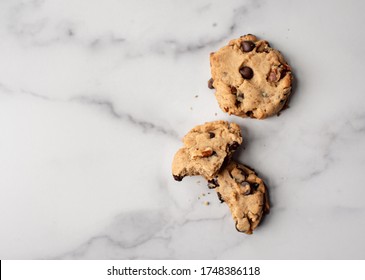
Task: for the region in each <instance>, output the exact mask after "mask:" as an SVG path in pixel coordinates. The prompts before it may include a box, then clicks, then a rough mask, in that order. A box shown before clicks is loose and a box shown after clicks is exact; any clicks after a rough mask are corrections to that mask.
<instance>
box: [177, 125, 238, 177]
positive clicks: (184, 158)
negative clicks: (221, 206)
mask: <svg viewBox="0 0 365 280" xmlns="http://www.w3.org/2000/svg"><path fill="white" fill-rule="evenodd" d="M183 142H184V147H183V148H181V149H179V150H178V151H177V153H176V154H175V156H174V159H173V162H172V175H173V177H174V179H175V180H177V181H181V180H182V179H183V178H184V177H185V176H194V175H201V176H203V177H205V178H206V179H208V180H210V179H212V178H214V177H215V176H216V175H217V173H218V172H219V170H220V169H221V167H222V165H224V164H225V163H227V162H228V161H229V159H230V157H231V155H232V154H233V152H234V151H235V150H236V149H237V148H238V146H239V145H240V144H241V143H242V136H241V129H240V127H239V126H238V125H237V124H235V123H228V122H226V121H214V122H208V123H205V124H203V125H198V126H196V127H194V128H193V129H192V130H191V131H189V132H188V134H186V135H185V136H184V139H183Z"/></svg>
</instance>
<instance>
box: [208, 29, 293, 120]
mask: <svg viewBox="0 0 365 280" xmlns="http://www.w3.org/2000/svg"><path fill="white" fill-rule="evenodd" d="M210 65H211V73H212V79H211V80H209V81H208V87H209V88H215V89H216V92H215V96H216V99H217V101H218V104H219V106H220V108H221V109H222V110H223V111H224V112H227V113H229V114H233V115H237V116H241V117H251V118H256V119H264V118H267V117H269V116H272V115H275V114H277V113H278V112H279V111H280V110H281V109H282V108H283V107H284V105H285V104H286V102H287V100H288V97H289V95H290V92H291V84H292V79H293V76H292V73H291V68H290V66H289V65H288V64H287V63H286V61H285V59H284V57H283V56H282V54H281V53H280V52H279V51H277V50H275V49H273V48H271V47H270V45H269V43H268V42H267V41H264V40H258V39H257V38H256V36H254V35H251V34H249V35H245V36H241V37H240V38H238V39H235V40H231V41H230V42H229V43H228V45H227V46H225V47H223V48H221V49H219V50H218V51H217V52H215V53H211V55H210Z"/></svg>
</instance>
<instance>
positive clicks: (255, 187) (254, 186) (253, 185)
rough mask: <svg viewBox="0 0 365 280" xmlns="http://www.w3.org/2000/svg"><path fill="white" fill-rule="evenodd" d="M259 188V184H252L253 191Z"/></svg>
mask: <svg viewBox="0 0 365 280" xmlns="http://www.w3.org/2000/svg"><path fill="white" fill-rule="evenodd" d="M259 186H260V184H257V183H253V184H252V187H253V188H254V189H255V190H257V188H258V187H259Z"/></svg>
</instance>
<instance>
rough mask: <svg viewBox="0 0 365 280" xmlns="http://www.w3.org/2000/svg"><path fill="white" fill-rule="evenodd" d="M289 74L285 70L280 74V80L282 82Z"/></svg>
mask: <svg viewBox="0 0 365 280" xmlns="http://www.w3.org/2000/svg"><path fill="white" fill-rule="evenodd" d="M287 72H288V71H287V70H286V69H283V70H282V71H281V73H280V78H279V80H281V79H282V78H284V77H285V75H286V73H287Z"/></svg>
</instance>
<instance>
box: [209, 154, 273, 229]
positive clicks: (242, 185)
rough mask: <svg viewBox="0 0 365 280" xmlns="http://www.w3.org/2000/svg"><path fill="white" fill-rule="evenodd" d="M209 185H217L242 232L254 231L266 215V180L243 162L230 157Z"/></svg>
mask: <svg viewBox="0 0 365 280" xmlns="http://www.w3.org/2000/svg"><path fill="white" fill-rule="evenodd" d="M208 187H210V188H215V190H216V192H217V195H218V198H219V199H220V201H221V202H225V203H226V204H227V205H228V207H229V208H230V210H231V213H232V217H233V219H234V221H235V222H236V229H237V230H238V231H240V232H244V233H247V234H252V231H253V230H254V229H255V228H256V227H257V226H258V225H259V223H260V221H261V218H262V217H263V215H264V214H265V213H268V212H269V209H270V205H269V200H268V195H267V189H266V187H265V185H264V182H263V181H262V179H260V178H259V177H258V176H257V174H256V173H255V171H253V170H251V169H250V168H248V167H247V166H244V165H243V164H239V163H236V162H233V161H231V162H230V163H229V164H228V165H227V167H226V168H224V170H222V171H221V172H220V173H219V174H218V175H217V176H216V178H214V179H212V180H210V181H209V183H208Z"/></svg>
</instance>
